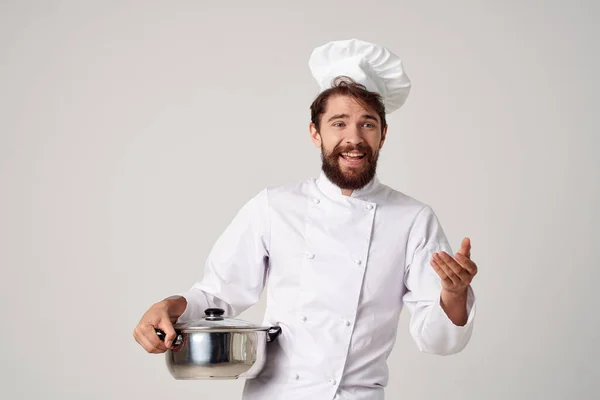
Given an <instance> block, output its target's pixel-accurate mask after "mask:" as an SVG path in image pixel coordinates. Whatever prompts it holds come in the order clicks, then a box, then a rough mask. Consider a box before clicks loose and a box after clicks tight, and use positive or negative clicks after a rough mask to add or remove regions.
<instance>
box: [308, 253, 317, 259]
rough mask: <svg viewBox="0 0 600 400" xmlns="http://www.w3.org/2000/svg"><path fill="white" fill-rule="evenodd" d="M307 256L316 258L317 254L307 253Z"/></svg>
mask: <svg viewBox="0 0 600 400" xmlns="http://www.w3.org/2000/svg"><path fill="white" fill-rule="evenodd" d="M306 258H315V255H314V254H312V253H306Z"/></svg>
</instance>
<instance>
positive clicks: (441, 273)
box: [429, 260, 450, 280]
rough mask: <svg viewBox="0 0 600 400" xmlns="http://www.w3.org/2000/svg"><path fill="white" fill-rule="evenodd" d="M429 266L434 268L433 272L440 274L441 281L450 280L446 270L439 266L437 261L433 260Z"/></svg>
mask: <svg viewBox="0 0 600 400" xmlns="http://www.w3.org/2000/svg"><path fill="white" fill-rule="evenodd" d="M429 264H430V265H431V266H432V267H433V270H434V271H435V272H436V273H437V274H438V276H439V277H440V279H441V280H446V279H448V280H450V278H448V275H446V273H445V272H444V270H443V269H442V268H441V267H440V266H439V265H438V263H436V262H435V260H431V261H430V262H429Z"/></svg>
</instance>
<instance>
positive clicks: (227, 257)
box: [178, 189, 270, 322]
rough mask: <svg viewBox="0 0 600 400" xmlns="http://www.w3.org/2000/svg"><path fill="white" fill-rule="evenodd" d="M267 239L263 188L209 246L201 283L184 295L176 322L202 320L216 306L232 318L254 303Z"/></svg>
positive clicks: (260, 285)
mask: <svg viewBox="0 0 600 400" xmlns="http://www.w3.org/2000/svg"><path fill="white" fill-rule="evenodd" d="M269 240H270V229H269V212H268V198H267V189H264V190H262V191H261V192H260V193H258V194H257V195H256V196H254V197H253V198H252V199H250V200H249V201H248V202H247V203H246V204H245V205H244V206H243V207H242V208H241V209H240V210H239V211H238V212H237V214H236V215H235V217H234V218H233V220H232V221H231V222H230V224H229V225H228V226H227V228H226V229H225V231H224V232H223V233H222V234H221V236H219V238H218V239H217V241H216V242H215V244H214V245H213V247H212V249H211V251H210V253H209V255H208V257H207V260H206V263H205V266H204V276H203V278H202V280H201V281H200V282H198V283H196V284H194V285H193V286H192V288H191V289H190V290H188V291H186V292H183V293H180V295H181V296H183V297H185V299H186V300H187V307H186V309H185V311H184V313H183V314H182V315H181V316H180V317H179V319H178V322H188V321H190V320H195V319H198V318H202V317H204V310H205V309H206V308H212V307H218V308H222V309H223V310H224V311H225V315H226V316H229V317H235V316H237V315H238V314H240V313H242V312H243V311H244V310H246V309H247V308H249V307H250V306H252V305H253V304H255V303H256V302H257V301H258V300H259V298H260V295H261V292H262V290H263V288H264V284H265V277H266V269H267V267H268V256H269V252H268V246H269Z"/></svg>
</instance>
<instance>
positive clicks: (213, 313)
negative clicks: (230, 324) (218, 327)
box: [204, 308, 225, 320]
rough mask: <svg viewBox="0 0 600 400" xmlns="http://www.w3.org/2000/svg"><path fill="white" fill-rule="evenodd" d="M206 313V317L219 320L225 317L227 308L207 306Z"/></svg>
mask: <svg viewBox="0 0 600 400" xmlns="http://www.w3.org/2000/svg"><path fill="white" fill-rule="evenodd" d="M204 314H206V319H209V320H219V319H223V314H225V310H223V309H222V308H207V309H206V310H204Z"/></svg>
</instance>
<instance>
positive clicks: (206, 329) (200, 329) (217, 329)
mask: <svg viewBox="0 0 600 400" xmlns="http://www.w3.org/2000/svg"><path fill="white" fill-rule="evenodd" d="M273 328H274V327H273V326H258V327H250V326H249V327H241V326H240V327H226V326H223V327H216V326H197V327H196V326H192V327H185V328H177V327H174V329H175V331H176V332H179V333H189V332H207V333H211V332H232V333H234V332H246V333H247V332H266V331H269V330H270V329H273Z"/></svg>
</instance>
